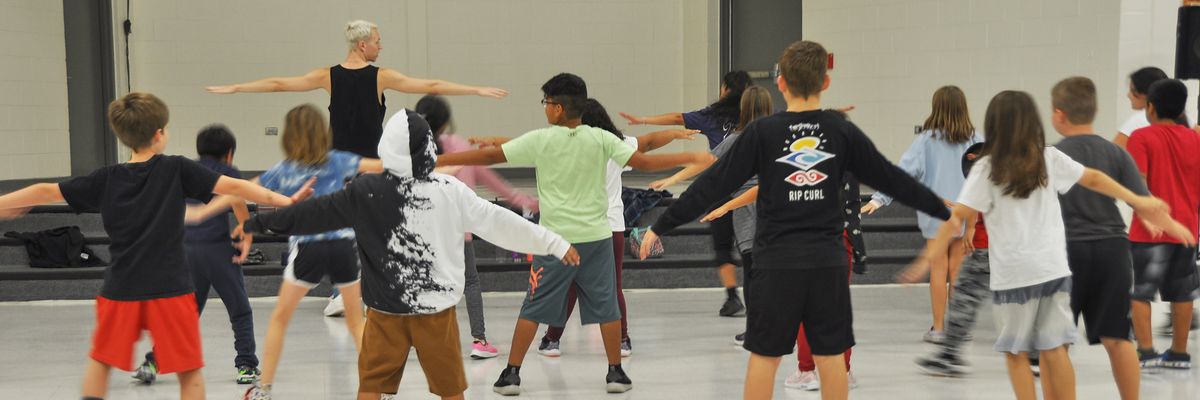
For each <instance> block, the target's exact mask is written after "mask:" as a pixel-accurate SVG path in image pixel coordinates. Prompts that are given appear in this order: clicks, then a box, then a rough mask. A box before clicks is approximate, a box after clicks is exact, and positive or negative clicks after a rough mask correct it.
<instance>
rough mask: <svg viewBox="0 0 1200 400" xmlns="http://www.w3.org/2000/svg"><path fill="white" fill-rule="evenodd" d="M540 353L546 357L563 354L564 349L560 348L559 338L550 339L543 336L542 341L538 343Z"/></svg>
mask: <svg viewBox="0 0 1200 400" xmlns="http://www.w3.org/2000/svg"><path fill="white" fill-rule="evenodd" d="M538 354H541V355H543V356H546V357H558V356H561V355H562V350H559V349H558V341H557V340H550V339H548V338H545V337H543V338H542V343H540V344H538Z"/></svg>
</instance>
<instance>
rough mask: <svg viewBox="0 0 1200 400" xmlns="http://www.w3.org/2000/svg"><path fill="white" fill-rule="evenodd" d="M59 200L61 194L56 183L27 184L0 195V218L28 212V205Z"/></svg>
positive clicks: (61, 197)
mask: <svg viewBox="0 0 1200 400" xmlns="http://www.w3.org/2000/svg"><path fill="white" fill-rule="evenodd" d="M60 201H63V195H62V190H60V189H59V188H58V184H57V183H38V184H33V185H29V186H27V187H25V188H24V189H21V190H18V191H15V192H12V193H9V194H6V195H3V196H0V219H13V218H17V217H20V216H22V215H24V214H25V213H26V212H28V211H29V208H30V207H33V206H36V205H41V204H47V203H57V202H60Z"/></svg>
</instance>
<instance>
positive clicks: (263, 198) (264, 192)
mask: <svg viewBox="0 0 1200 400" xmlns="http://www.w3.org/2000/svg"><path fill="white" fill-rule="evenodd" d="M314 181H316V179H315V178H314V179H309V180H308V182H306V183H305V184H304V186H303V187H301V188H300V190H299V191H297V192H296V194H293V195H292V196H291V197H288V196H284V195H282V194H279V193H275V192H272V191H270V190H269V189H267V188H264V187H262V186H258V185H256V184H254V183H253V182H250V181H246V180H241V179H237V178H230V177H228V176H221V178H220V179H217V185H216V186H214V187H213V193H216V194H223V195H228V196H236V197H240V198H242V199H246V200H250V201H253V202H255V203H258V204H265V205H270V206H276V207H287V206H290V205H292V204H293V203H295V202H297V201H300V200H303V199H306V198H308V196H311V195H312V185H313V182H314ZM230 204H232V200H231V203H230Z"/></svg>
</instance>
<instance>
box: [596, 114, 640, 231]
mask: <svg viewBox="0 0 1200 400" xmlns="http://www.w3.org/2000/svg"><path fill="white" fill-rule="evenodd" d="M625 144H627V145H629V146H630V147H633V149H634V150H637V148H638V141H637V138H635V137H631V136H626V137H625ZM630 169H632V168H622V167H621V166H620V165H617V163H615V162H612V160H609V161H608V171H607V175H605V179H606V182H605V183H604V188H605V190H607V191H608V225H609V227H611V228H612V231H613V232H625V203H624V202H622V201H621V173H622V172H625V171H628V170H630Z"/></svg>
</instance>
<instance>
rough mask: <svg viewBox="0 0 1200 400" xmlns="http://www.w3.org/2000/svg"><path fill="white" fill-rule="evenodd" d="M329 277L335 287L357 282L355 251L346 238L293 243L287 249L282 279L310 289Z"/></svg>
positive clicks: (356, 252) (352, 242)
mask: <svg viewBox="0 0 1200 400" xmlns="http://www.w3.org/2000/svg"><path fill="white" fill-rule="evenodd" d="M325 276H329V283H332V284H333V286H335V287H342V286H346V285H349V284H352V283H355V282H358V251H357V250H355V248H354V241H353V240H349V239H340V240H323V241H317V242H305V243H296V244H293V245H291V247H290V248H289V249H288V264H287V267H286V268H284V269H283V279H284V280H286V281H288V282H292V283H295V284H297V285H300V286H304V287H306V288H309V289H312V288H314V287H316V286H317V284H320V283H321V278H324V277H325Z"/></svg>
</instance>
